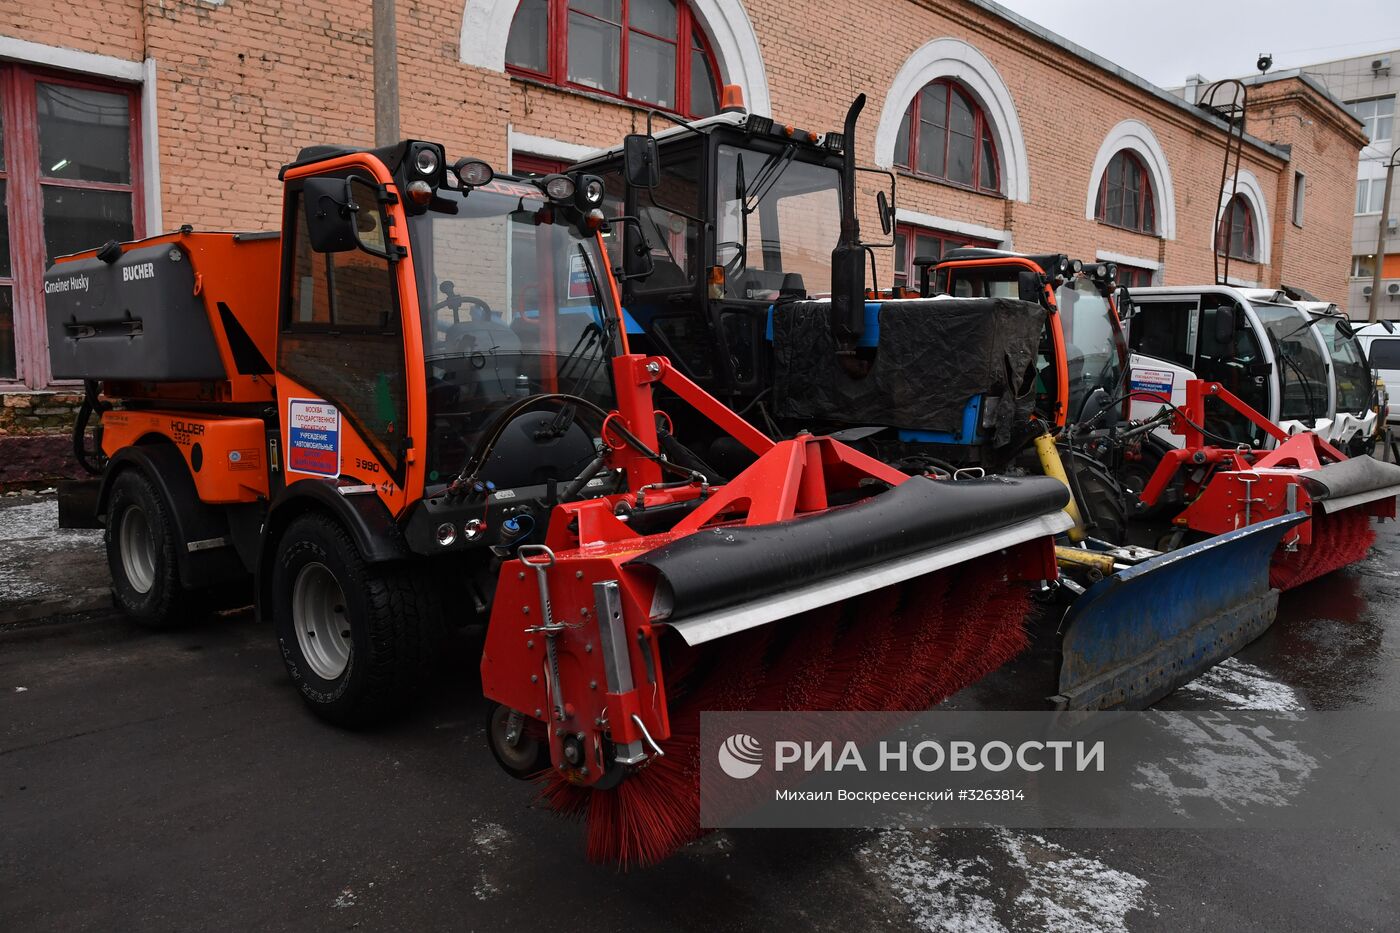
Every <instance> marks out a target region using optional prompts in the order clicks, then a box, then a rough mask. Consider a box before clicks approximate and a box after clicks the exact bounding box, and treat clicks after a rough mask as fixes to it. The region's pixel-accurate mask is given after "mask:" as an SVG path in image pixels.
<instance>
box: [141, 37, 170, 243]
mask: <svg viewBox="0 0 1400 933" xmlns="http://www.w3.org/2000/svg"><path fill="white" fill-rule="evenodd" d="M141 71H142V81H141V174H142V179H141V181H142V184H143V185H144V186H145V202H146V204H145V207H146V234H147V235H148V236H149V235H152V234H156V233H162V232H164V230H165V217H164V215H163V214H162V210H161V196H160V194H161V192H160V128H159V125H158V121H157V115H158V113H159V109H158V108H157V107H156V88H157V87H158V86H159V84H158V73H157V70H156V60H155V59H154V58H148V59H146V61H145V62H143V63H142V66H141Z"/></svg>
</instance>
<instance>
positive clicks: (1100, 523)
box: [1060, 447, 1128, 544]
mask: <svg viewBox="0 0 1400 933" xmlns="http://www.w3.org/2000/svg"><path fill="white" fill-rule="evenodd" d="M1060 456H1061V457H1062V458H1063V460H1064V465H1065V470H1066V472H1068V473H1069V475H1070V483H1071V488H1072V489H1073V490H1074V493H1075V496H1074V498H1075V500H1076V502H1077V504H1078V505H1079V513H1080V515H1082V516H1083V517H1084V522H1085V524H1086V525H1087V526H1088V531H1089V534H1090V536H1091V537H1095V538H1098V539H1099V540H1101V541H1107V542H1108V543H1109V544H1123V543H1124V542H1125V541H1126V540H1127V537H1128V515H1127V512H1126V511H1125V508H1124V490H1123V487H1122V485H1121V484H1120V483H1119V482H1118V481H1117V480H1116V479H1114V478H1113V474H1112V473H1110V472H1109V471H1108V469H1107V468H1106V467H1104V465H1103V464H1101V463H1099V462H1098V461H1097V460H1095V459H1094V458H1093V457H1089V456H1086V455H1084V454H1081V453H1079V452H1077V451H1074V452H1071V451H1067V450H1065V449H1064V448H1063V447H1061V448H1060Z"/></svg>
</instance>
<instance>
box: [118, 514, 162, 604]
mask: <svg viewBox="0 0 1400 933" xmlns="http://www.w3.org/2000/svg"><path fill="white" fill-rule="evenodd" d="M117 543H118V546H119V547H120V548H121V557H122V572H123V573H124V574H126V582H127V583H129V584H131V588H132V589H133V590H135V591H136V592H138V593H149V592H150V591H151V587H153V586H155V582H156V542H155V536H153V535H152V534H151V523H150V520H149V519H147V518H146V513H145V511H144V510H143V509H142V508H141V507H140V506H139V505H133V506H130V507H129V508H127V510H126V511H125V512H123V513H122V520H121V525H120V531H119V532H118V535H117Z"/></svg>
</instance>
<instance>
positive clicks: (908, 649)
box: [542, 558, 1030, 866]
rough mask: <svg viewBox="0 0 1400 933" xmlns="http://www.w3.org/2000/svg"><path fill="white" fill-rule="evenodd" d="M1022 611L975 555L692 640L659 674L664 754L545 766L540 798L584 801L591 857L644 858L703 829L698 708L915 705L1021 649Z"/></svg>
mask: <svg viewBox="0 0 1400 933" xmlns="http://www.w3.org/2000/svg"><path fill="white" fill-rule="evenodd" d="M1029 612H1030V601H1029V594H1028V592H1027V590H1026V588H1025V587H1024V586H1023V585H1021V584H1017V583H1008V582H1007V581H1005V580H1003V579H1002V577H1001V573H1000V569H999V567H998V564H997V561H996V560H995V559H993V558H984V559H981V560H977V561H973V562H970V563H967V564H961V565H958V566H957V567H953V568H949V569H945V570H942V571H939V572H938V573H935V574H930V575H928V576H926V577H923V578H920V579H919V580H916V581H912V582H910V583H906V584H900V585H898V586H893V587H886V588H883V589H880V590H875V591H873V592H871V593H867V594H865V595H863V596H861V597H859V598H857V599H855V600H852V601H851V602H850V603H848V604H843V605H838V606H827V607H824V608H821V609H817V610H813V611H812V612H809V613H805V614H803V615H801V616H796V617H793V618H791V619H788V620H785V621H783V622H780V623H775V624H772V625H766V626H762V627H761V628H758V629H754V630H751V631H749V632H745V633H742V634H741V635H737V636H733V637H731V638H726V639H723V640H721V641H720V642H717V643H712V644H710V645H706V646H703V648H701V649H698V651H699V652H700V653H705V654H707V655H708V656H707V657H705V658H703V660H701V659H699V658H697V657H690V658H686V659H684V660H683V661H681V662H680V663H683V664H685V665H686V669H687V670H688V671H689V676H687V677H686V678H684V680H685V683H684V684H683V685H679V686H676V682H675V681H670V682H669V683H668V687H669V686H676V688H675V689H668V692H669V693H670V718H671V736H670V738H668V739H666V740H665V741H664V742H662V743H661V746H662V748H663V749H664V750H665V752H666V754H665V757H662V758H653V759H652V760H651V762H650V763H649V764H648V765H647V766H646V767H644V768H642V769H641V770H640V771H638V772H637V773H636V774H633V775H630V776H628V777H627V778H626V779H624V780H623V781H622V783H621V784H619V785H618V786H617V787H615V788H613V789H611V790H606V791H587V790H582V789H579V788H576V787H573V786H571V785H568V784H566V783H565V782H564V781H563V780H562V779H560V778H559V777H558V776H551V777H549V778H546V779H545V787H544V790H543V792H542V793H543V797H544V799H545V800H546V801H547V802H548V803H549V804H550V805H551V806H553V807H555V808H556V809H558V810H560V811H561V812H562V813H564V814H566V815H571V816H573V815H577V814H579V813H580V812H582V811H584V810H586V812H587V818H588V857H589V858H590V859H591V860H593V861H596V862H610V863H615V864H619V865H622V866H629V865H646V864H651V863H654V862H658V861H660V860H661V859H663V858H665V857H666V856H668V855H670V854H671V853H672V852H674V851H675V850H676V849H678V848H679V847H681V846H682V845H684V844H686V843H687V842H690V841H691V840H693V839H697V838H699V837H700V836H701V835H703V834H704V831H703V830H702V829H701V827H700V756H699V750H700V714H701V712H702V711H718V710H822V711H834V712H863V711H876V710H896V711H911V712H912V711H918V710H924V709H928V708H929V707H930V706H932V705H934V704H935V703H938V702H940V701H941V700H943V699H946V698H947V697H948V696H950V695H952V694H953V693H956V692H957V691H958V690H961V689H962V688H964V687H966V686H968V685H969V684H971V683H972V682H974V681H976V680H978V679H980V678H981V677H983V676H985V675H986V674H988V673H990V672H991V671H992V670H995V669H996V668H997V667H1000V666H1001V665H1002V664H1004V663H1006V662H1007V661H1009V660H1010V659H1011V658H1012V657H1014V656H1015V655H1016V654H1018V653H1020V652H1021V651H1023V650H1024V649H1025V647H1026V645H1027V643H1028V639H1027V635H1026V631H1025V619H1026V616H1027V615H1028V614H1029ZM689 650H690V651H692V652H695V651H697V649H689Z"/></svg>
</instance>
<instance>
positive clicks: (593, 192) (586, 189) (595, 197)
mask: <svg viewBox="0 0 1400 933" xmlns="http://www.w3.org/2000/svg"><path fill="white" fill-rule="evenodd" d="M607 193H608V192H607V189H606V188H604V187H603V179H601V178H590V179H588V181H586V182H584V185H583V198H584V200H585V201H587V202H588V203H589V204H602V203H603V195H605V194H607Z"/></svg>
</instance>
